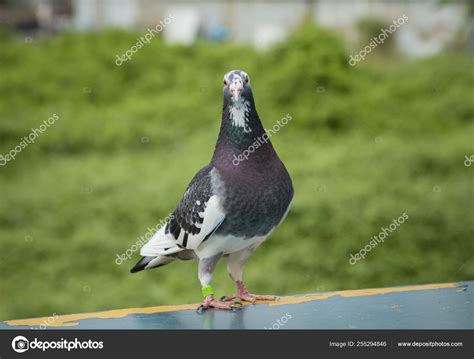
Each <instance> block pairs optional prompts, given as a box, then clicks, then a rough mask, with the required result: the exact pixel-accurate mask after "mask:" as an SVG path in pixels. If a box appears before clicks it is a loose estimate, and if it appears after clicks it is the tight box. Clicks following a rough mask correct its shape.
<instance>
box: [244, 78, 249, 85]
mask: <svg viewBox="0 0 474 359" xmlns="http://www.w3.org/2000/svg"><path fill="white" fill-rule="evenodd" d="M245 83H246V84H248V83H249V77H248V76H247V77H246V78H245Z"/></svg>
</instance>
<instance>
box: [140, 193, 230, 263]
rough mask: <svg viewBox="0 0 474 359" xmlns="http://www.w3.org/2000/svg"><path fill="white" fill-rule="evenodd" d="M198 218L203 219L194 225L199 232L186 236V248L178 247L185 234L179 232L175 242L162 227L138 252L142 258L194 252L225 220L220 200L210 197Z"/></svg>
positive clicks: (217, 197)
mask: <svg viewBox="0 0 474 359" xmlns="http://www.w3.org/2000/svg"><path fill="white" fill-rule="evenodd" d="M198 215H199V217H201V218H203V219H204V220H203V222H202V224H199V225H196V227H199V228H200V229H201V230H200V231H199V233H197V234H191V233H189V234H188V237H187V244H186V248H183V247H180V246H179V245H178V244H182V242H183V239H184V235H185V232H184V230H182V231H181V233H180V235H179V237H178V238H177V239H176V240H175V239H174V237H173V236H172V234H171V233H168V234H166V233H165V226H163V227H162V228H161V229H160V230H159V231H158V232H156V233H155V235H154V236H153V237H152V238H151V239H150V241H149V242H148V243H146V244H145V245H144V246H143V247H142V249H141V250H140V254H141V255H142V256H158V255H168V254H173V253H176V252H180V251H182V250H183V249H192V250H196V249H197V248H198V247H199V245H200V244H201V243H202V242H203V241H204V240H205V239H206V238H207V236H209V235H211V234H212V233H213V232H214V231H215V230H216V229H217V227H219V226H220V224H221V223H222V221H223V220H224V218H225V213H224V211H223V209H222V206H221V204H220V198H219V196H217V195H214V196H211V197H210V198H209V201H208V202H207V204H206V209H205V210H204V212H200V213H199V214H198Z"/></svg>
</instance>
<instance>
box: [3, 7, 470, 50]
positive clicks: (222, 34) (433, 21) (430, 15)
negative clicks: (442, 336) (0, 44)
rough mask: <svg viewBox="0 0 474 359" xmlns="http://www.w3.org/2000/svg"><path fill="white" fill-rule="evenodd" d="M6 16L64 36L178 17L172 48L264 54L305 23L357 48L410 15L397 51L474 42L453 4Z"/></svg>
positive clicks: (62, 10)
mask: <svg viewBox="0 0 474 359" xmlns="http://www.w3.org/2000/svg"><path fill="white" fill-rule="evenodd" d="M0 14H1V15H0V22H5V18H6V19H8V20H9V23H10V24H12V23H13V24H15V25H17V27H18V28H20V29H21V28H25V27H29V28H31V27H34V26H37V27H38V28H41V29H49V30H56V31H57V30H61V29H64V28H74V29H76V30H78V31H88V30H98V29H102V28H104V27H110V26H113V27H120V28H136V27H138V28H140V27H143V28H145V27H151V26H153V27H154V26H156V25H157V24H158V23H159V21H160V20H162V19H164V18H165V17H166V16H167V15H170V14H171V15H173V17H174V20H173V22H172V23H171V24H170V26H167V27H166V29H165V30H164V34H163V35H164V37H165V39H166V40H167V41H169V42H179V43H192V42H193V41H195V40H196V38H198V37H199V36H201V37H205V38H207V39H209V40H212V41H221V40H226V39H232V40H235V41H238V42H250V43H252V44H254V45H255V46H256V47H257V48H267V47H269V46H271V45H272V44H274V43H276V42H278V41H281V40H282V39H284V38H285V37H286V35H287V34H288V33H289V32H290V31H291V30H292V29H293V28H294V27H295V26H297V24H299V23H300V22H301V21H302V19H304V18H310V19H313V20H314V21H315V22H316V23H318V24H319V25H321V26H323V27H328V28H332V29H336V30H337V31H340V32H341V33H343V34H344V35H345V36H346V38H347V39H348V40H349V41H350V42H352V43H354V42H355V41H356V40H357V34H358V31H357V30H358V28H357V25H358V23H359V22H360V21H361V20H362V19H365V18H372V19H377V20H378V21H379V22H380V24H387V26H388V25H390V24H391V23H392V22H393V21H394V20H397V19H398V18H400V17H401V16H402V15H406V16H407V17H408V21H407V22H406V23H405V24H404V25H403V26H401V27H400V28H399V29H397V31H396V34H394V38H395V43H396V46H397V48H398V49H399V50H401V51H402V52H403V53H405V54H406V55H410V56H423V55H430V54H434V53H437V52H440V51H442V50H443V49H444V48H446V47H447V46H448V45H449V44H450V43H451V42H452V41H453V39H454V38H455V37H456V36H459V33H460V32H461V31H465V32H466V34H468V35H467V36H472V30H471V31H470V32H469V23H468V21H472V20H470V19H469V16H468V15H469V4H468V2H463V1H449V0H444V1H442V0H441V1H440V0H418V1H415V0H295V1H289V0H243V1H229V0H210V1H197V0H178V1H166V0H16V1H14V0H10V1H8V0H0ZM26 24H29V26H25V25H26ZM470 26H471V28H472V24H471V25H470ZM469 34H471V35H469ZM469 41H470V42H471V43H472V39H470V40H469ZM469 41H466V42H469Z"/></svg>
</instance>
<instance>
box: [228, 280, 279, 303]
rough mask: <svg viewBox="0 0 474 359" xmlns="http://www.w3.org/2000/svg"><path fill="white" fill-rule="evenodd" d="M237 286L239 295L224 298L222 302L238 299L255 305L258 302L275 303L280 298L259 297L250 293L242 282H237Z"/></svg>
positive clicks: (273, 296)
mask: <svg viewBox="0 0 474 359" xmlns="http://www.w3.org/2000/svg"><path fill="white" fill-rule="evenodd" d="M236 284H237V293H234V294H230V295H226V296H223V297H222V298H221V300H222V301H224V302H229V301H231V300H234V299H236V298H237V299H240V300H243V301H244V302H250V303H255V302H256V301H257V300H265V301H274V300H278V299H279V297H277V296H275V295H258V294H252V293H249V292H248V290H247V288H245V285H244V283H243V282H241V281H237V282H236Z"/></svg>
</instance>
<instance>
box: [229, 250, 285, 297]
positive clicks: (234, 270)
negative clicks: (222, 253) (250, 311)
mask: <svg viewBox="0 0 474 359" xmlns="http://www.w3.org/2000/svg"><path fill="white" fill-rule="evenodd" d="M254 250H255V247H253V248H246V249H243V250H241V251H238V252H235V253H232V254H230V255H229V258H228V261H227V271H228V272H229V275H230V277H231V278H232V280H233V281H234V282H235V285H236V286H237V293H234V294H231V295H226V296H224V297H222V298H221V300H224V301H230V300H232V299H235V298H239V299H241V300H243V301H245V302H251V303H254V302H255V301H257V300H277V299H278V297H277V296H274V295H257V294H251V293H249V291H248V290H247V288H245V285H244V282H243V281H242V272H243V270H244V266H245V263H247V260H248V259H249V257H250V255H251V254H252V253H253V251H254Z"/></svg>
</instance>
